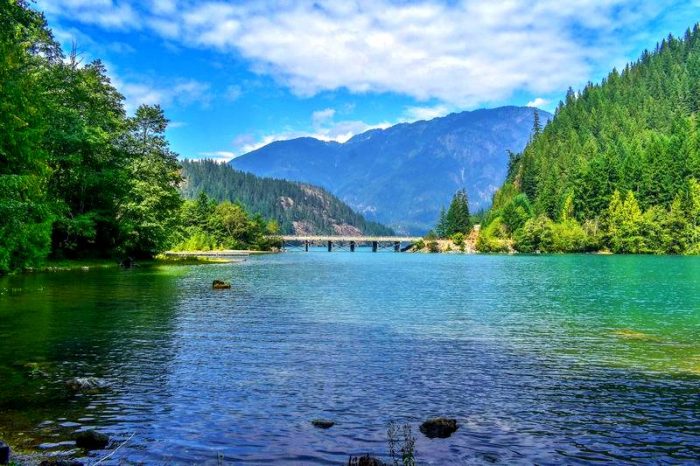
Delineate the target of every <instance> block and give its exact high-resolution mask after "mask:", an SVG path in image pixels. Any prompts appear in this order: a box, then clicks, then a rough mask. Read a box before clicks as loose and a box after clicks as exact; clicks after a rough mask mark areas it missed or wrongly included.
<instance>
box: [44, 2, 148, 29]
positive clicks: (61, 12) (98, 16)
mask: <svg viewBox="0 0 700 466" xmlns="http://www.w3.org/2000/svg"><path fill="white" fill-rule="evenodd" d="M37 4H38V7H39V9H41V10H42V11H43V12H45V13H46V14H48V15H52V16H65V17H68V18H70V19H71V20H73V21H79V22H81V23H85V24H93V25H96V26H100V27H103V28H105V29H121V30H126V29H138V28H139V27H140V25H141V22H140V18H139V15H138V14H137V12H136V10H135V9H134V8H133V7H132V6H131V5H130V4H129V2H127V1H121V2H120V1H112V0H58V1H57V0H38V1H37Z"/></svg>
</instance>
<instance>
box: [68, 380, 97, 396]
mask: <svg viewBox="0 0 700 466" xmlns="http://www.w3.org/2000/svg"><path fill="white" fill-rule="evenodd" d="M66 387H68V388H69V389H70V390H73V391H74V392H84V393H89V392H94V391H97V390H99V389H101V388H105V387H107V382H105V381H104V380H101V379H98V378H97V377H74V378H72V379H70V380H69V381H68V382H66Z"/></svg>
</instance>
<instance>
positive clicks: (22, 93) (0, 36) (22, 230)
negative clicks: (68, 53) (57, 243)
mask: <svg viewBox="0 0 700 466" xmlns="http://www.w3.org/2000/svg"><path fill="white" fill-rule="evenodd" d="M58 58H60V57H59V49H58V46H57V45H56V43H55V42H54V41H53V38H52V37H51V33H50V32H49V30H48V29H47V27H46V23H45V21H44V18H43V17H42V16H41V15H39V14H38V13H36V12H34V11H33V10H31V9H30V8H28V6H27V4H26V3H25V2H24V1H22V0H20V1H13V2H1V3H0V273H6V272H8V271H12V270H15V269H18V268H23V267H27V266H31V265H35V264H37V263H38V262H40V261H41V260H43V259H44V257H45V256H46V254H47V253H48V251H49V246H50V232H51V221H52V212H51V208H50V203H49V200H48V199H47V196H46V180H47V177H48V174H49V172H48V165H47V153H46V150H45V148H44V147H43V146H42V138H43V136H44V134H45V132H46V129H47V122H46V115H45V100H44V98H43V92H42V89H41V86H40V82H39V81H40V78H41V76H42V75H43V74H44V73H45V72H46V70H47V68H48V67H49V66H50V65H51V63H52V61H54V60H57V59H58Z"/></svg>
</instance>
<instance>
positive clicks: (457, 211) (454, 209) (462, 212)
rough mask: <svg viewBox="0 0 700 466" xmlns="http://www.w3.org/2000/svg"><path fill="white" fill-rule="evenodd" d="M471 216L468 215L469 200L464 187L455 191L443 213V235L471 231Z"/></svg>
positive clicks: (447, 235)
mask: <svg viewBox="0 0 700 466" xmlns="http://www.w3.org/2000/svg"><path fill="white" fill-rule="evenodd" d="M471 227H472V225H471V216H470V215H469V200H468V199H467V193H466V191H465V190H464V189H462V190H459V191H457V192H456V193H455V195H454V197H453V198H452V202H451V203H450V207H449V209H448V210H447V213H446V214H445V226H444V231H443V236H444V237H449V236H452V235H454V234H455V233H458V232H461V233H464V234H469V232H470V231H471Z"/></svg>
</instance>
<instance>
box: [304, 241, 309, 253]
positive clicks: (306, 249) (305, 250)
mask: <svg viewBox="0 0 700 466" xmlns="http://www.w3.org/2000/svg"><path fill="white" fill-rule="evenodd" d="M304 252H309V240H308V239H307V240H306V241H304Z"/></svg>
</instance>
